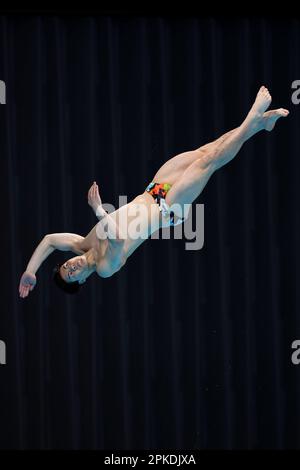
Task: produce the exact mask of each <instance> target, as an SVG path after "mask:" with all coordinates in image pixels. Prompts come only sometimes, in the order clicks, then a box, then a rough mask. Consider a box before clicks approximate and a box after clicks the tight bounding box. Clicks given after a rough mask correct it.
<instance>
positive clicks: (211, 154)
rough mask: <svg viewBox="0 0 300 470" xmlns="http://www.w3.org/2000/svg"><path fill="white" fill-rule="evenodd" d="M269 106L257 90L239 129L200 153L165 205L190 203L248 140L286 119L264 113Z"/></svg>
mask: <svg viewBox="0 0 300 470" xmlns="http://www.w3.org/2000/svg"><path fill="white" fill-rule="evenodd" d="M270 103H271V96H270V94H269V92H268V90H267V89H266V88H265V87H261V89H260V90H259V92H258V94H257V97H256V100H255V102H254V104H253V106H252V108H251V110H250V112H249V113H248V115H247V117H246V119H245V120H244V122H243V123H242V124H241V126H240V127H238V128H236V129H234V131H232V132H230V134H229V135H228V136H227V138H226V139H224V140H222V139H221V140H219V139H218V141H216V145H214V146H212V147H211V150H210V151H208V152H205V153H203V155H202V156H200V157H199V158H198V159H196V160H195V161H194V162H193V163H192V164H191V165H190V166H189V167H188V168H187V169H186V170H185V171H184V173H183V174H182V176H181V177H180V178H179V179H178V180H177V181H176V182H175V183H174V184H173V186H172V187H171V189H170V190H169V192H168V194H167V196H166V202H167V203H168V204H169V205H171V204H174V203H176V204H180V205H183V204H190V203H192V202H193V201H194V200H195V199H196V198H197V197H198V196H199V194H200V193H201V192H202V190H203V188H204V187H205V185H206V184H207V182H208V180H209V178H210V177H211V175H212V174H213V173H214V172H215V171H216V170H217V169H218V168H221V167H222V166H224V165H225V164H226V163H228V162H229V161H231V160H232V159H233V158H234V157H235V156H236V155H237V153H238V152H239V150H240V149H241V147H242V145H243V144H244V143H245V142H246V141H247V140H248V139H250V137H252V136H253V135H254V134H256V133H257V132H259V131H261V130H263V129H266V130H269V131H270V130H272V129H273V127H274V125H275V122H276V120H277V119H278V118H279V117H285V116H287V115H288V113H289V112H288V111H287V110H284V109H279V110H274V111H270V112H269V113H265V110H266V109H267V108H268V107H269V105H270ZM178 215H179V214H178Z"/></svg>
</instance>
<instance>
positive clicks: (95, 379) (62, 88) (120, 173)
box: [0, 15, 300, 449]
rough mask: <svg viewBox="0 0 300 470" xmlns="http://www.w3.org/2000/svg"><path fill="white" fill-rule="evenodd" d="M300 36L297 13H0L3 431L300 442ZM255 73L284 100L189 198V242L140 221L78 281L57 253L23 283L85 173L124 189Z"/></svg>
mask: <svg viewBox="0 0 300 470" xmlns="http://www.w3.org/2000/svg"><path fill="white" fill-rule="evenodd" d="M299 52H300V22H299V20H296V19H295V20H293V19H287V18H286V19H282V20H281V19H280V18H277V19H275V18H273V19H267V18H261V19H260V18H248V19H247V18H236V19H232V20H230V19H228V18H227V19H223V20H222V19H220V18H209V17H207V18H203V19H201V18H196V17H195V18H192V17H191V18H188V17H185V18H180V17H178V16H177V17H173V18H171V17H167V16H164V17H155V16H152V17H148V18H147V17H137V16H136V17H130V16H129V15H128V16H106V17H103V16H99V15H98V16H95V17H91V16H82V17H81V16H80V15H78V16H76V17H69V18H68V17H66V16H61V17H59V16H40V17H34V16H32V17H30V16H27V17H22V16H11V15H10V16H3V17H1V18H0V79H2V80H5V82H6V86H7V104H6V105H5V106H4V105H3V106H1V107H0V117H1V126H0V139H1V140H0V158H1V162H2V164H1V175H2V178H1V186H0V191H1V194H0V197H1V219H2V224H1V248H2V250H1V283H0V290H1V305H2V307H1V314H0V339H2V340H4V341H5V342H6V345H7V365H6V366H0V447H1V448H64V449H84V448H97V449H111V448H118V449H130V448H131V449H132V448H136V449H137V448H140V449H145V448H152V449H153V448H178V449H180V448H201V449H203V448H226V449H227V448H234V449H238V448H266V447H267V448H292V447H296V448H300V445H299V444H300V441H299V418H300V407H299V392H300V366H298V368H297V366H294V365H293V364H292V363H291V353H292V350H291V343H292V341H293V340H295V339H300V311H299V306H300V305H299V304H300V290H299V261H300V251H299V239H300V216H299V200H300V185H299V176H300V163H299V161H300V156H299V147H300V144H299V129H300V119H299V118H300V107H297V106H296V105H294V104H292V102H291V95H292V89H291V84H292V82H293V81H294V80H297V79H299V80H300V62H299ZM261 85H266V86H267V87H268V88H269V89H270V91H271V93H272V95H273V103H272V107H281V106H282V107H286V108H289V109H290V111H291V112H290V116H289V117H288V119H286V120H285V121H282V122H280V123H279V124H278V126H277V127H276V128H275V130H274V131H273V132H272V133H270V134H269V133H261V134H259V135H257V136H255V137H254V138H253V139H252V140H251V141H250V142H248V143H246V144H245V146H244V147H243V148H242V150H241V152H240V153H239V155H238V156H237V158H236V159H235V160H234V161H232V162H231V163H230V165H228V166H226V167H224V168H223V169H221V170H220V171H218V172H217V173H216V174H215V175H214V176H213V178H212V179H211V181H210V182H209V183H208V186H207V187H206V188H205V190H204V191H203V193H202V194H201V196H200V197H199V198H198V200H197V201H196V202H199V203H204V204H205V243H204V247H203V249H202V250H200V251H187V250H185V241H184V240H149V241H147V242H145V243H144V244H143V245H142V246H141V247H140V248H139V249H138V250H137V251H136V252H135V253H134V254H133V256H132V257H131V258H129V260H128V262H127V264H126V265H125V267H124V268H123V269H122V270H121V271H120V272H119V273H118V274H116V275H115V276H113V277H112V278H109V279H99V278H96V276H94V277H93V278H92V279H91V280H90V281H89V282H87V284H86V285H85V286H84V288H83V289H82V291H81V292H80V294H79V295H78V296H74V298H70V297H67V296H65V295H64V294H63V293H61V292H59V291H57V290H56V288H55V286H54V285H53V284H52V282H51V281H50V277H51V270H52V267H53V265H54V264H55V262H56V261H61V260H63V259H65V258H66V257H67V256H68V255H67V254H64V253H57V254H54V255H52V257H51V259H49V260H48V261H47V262H45V264H44V265H43V266H42V268H41V269H40V270H39V272H38V285H37V287H36V289H35V291H34V292H33V293H32V294H31V295H30V296H29V298H28V299H26V300H21V299H19V297H18V284H19V278H20V276H21V274H22V272H23V271H24V269H25V267H26V264H27V262H28V259H29V257H30V256H31V254H32V251H33V250H34V248H35V246H36V245H37V244H38V243H39V241H40V240H41V238H42V237H43V236H44V235H45V234H46V233H53V232H75V233H79V234H82V235H85V234H86V233H87V232H88V231H89V230H90V228H91V227H92V226H93V225H94V224H95V222H96V221H95V217H94V216H93V214H92V212H91V210H90V208H89V207H88V205H87V200H86V193H87V190H88V188H89V186H90V184H91V183H92V182H93V181H94V180H95V179H96V180H97V182H98V183H99V186H100V192H101V196H102V200H103V202H108V203H112V204H114V205H115V206H117V205H118V195H122V194H123V195H124V194H125V195H127V196H128V198H129V199H131V198H133V197H135V196H136V195H137V194H140V193H141V192H143V190H144V188H145V187H146V185H147V184H148V183H149V182H150V181H151V179H152V177H153V175H154V173H155V172H156V171H157V169H158V168H159V166H160V165H161V164H162V163H163V162H164V161H166V160H167V159H168V158H170V157H172V156H173V155H175V154H177V153H180V152H183V151H186V150H190V149H194V148H197V147H199V146H200V145H202V144H204V143H207V142H208V141H210V140H213V139H215V138H216V137H218V136H220V135H221V134H222V133H224V132H226V131H228V130H230V129H231V128H233V127H236V126H237V125H239V124H240V123H241V120H242V119H243V118H244V117H245V115H246V113H247V112H248V109H249V108H250V106H251V104H252V101H253V100H254V97H255V95H256V92H257V90H258V88H259V87H260V86H261ZM65 255H66V256H65Z"/></svg>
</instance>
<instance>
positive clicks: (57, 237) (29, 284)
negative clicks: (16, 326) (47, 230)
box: [19, 233, 84, 298]
mask: <svg viewBox="0 0 300 470" xmlns="http://www.w3.org/2000/svg"><path fill="white" fill-rule="evenodd" d="M83 239H84V237H82V236H80V235H77V234H75V233H51V234H48V235H45V237H44V238H43V239H42V241H41V242H40V243H39V245H38V246H37V247H36V249H35V251H34V252H33V255H32V256H31V258H30V261H29V263H28V265H27V267H26V270H25V272H24V273H23V275H22V277H21V280H20V284H19V294H20V297H22V298H24V297H27V296H28V294H29V292H30V291H32V290H33V288H34V286H35V285H36V275H35V274H36V272H37V270H38V269H39V267H40V266H41V264H42V263H43V262H44V261H45V259H47V258H48V256H49V255H51V253H52V252H53V251H54V250H60V251H73V252H74V253H76V254H78V252H80V250H79V249H78V248H79V247H78V245H79V243H80V242H81V241H82V240H83Z"/></svg>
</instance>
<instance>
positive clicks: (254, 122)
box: [241, 86, 272, 138]
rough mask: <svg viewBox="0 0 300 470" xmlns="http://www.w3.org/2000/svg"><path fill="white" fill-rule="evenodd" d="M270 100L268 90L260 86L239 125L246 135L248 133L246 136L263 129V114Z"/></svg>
mask: <svg viewBox="0 0 300 470" xmlns="http://www.w3.org/2000/svg"><path fill="white" fill-rule="evenodd" d="M271 101H272V98H271V95H270V93H269V90H268V89H267V88H266V87H265V86H262V87H260V89H259V91H258V93H257V95H256V99H255V101H254V103H253V105H252V108H251V109H250V111H249V113H248V115H247V117H246V119H245V121H244V122H243V124H242V126H241V127H242V128H243V130H244V131H245V132H246V135H248V138H249V137H251V135H253V134H255V133H256V132H258V131H260V130H262V129H265V125H264V122H263V114H264V112H265V111H266V110H267V109H268V107H269V106H270V104H271Z"/></svg>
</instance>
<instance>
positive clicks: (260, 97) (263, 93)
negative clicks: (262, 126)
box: [249, 86, 272, 117]
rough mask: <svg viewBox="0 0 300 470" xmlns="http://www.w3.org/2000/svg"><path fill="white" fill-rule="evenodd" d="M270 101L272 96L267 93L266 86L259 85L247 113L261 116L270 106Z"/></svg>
mask: <svg viewBox="0 0 300 470" xmlns="http://www.w3.org/2000/svg"><path fill="white" fill-rule="evenodd" d="M271 101H272V97H271V95H270V93H269V90H268V88H266V87H265V86H262V87H260V89H259V91H258V93H257V95H256V99H255V101H254V103H253V106H252V108H251V109H250V113H249V114H252V115H256V116H257V117H261V116H262V115H263V113H264V112H265V111H266V110H267V109H268V107H269V106H270V104H271Z"/></svg>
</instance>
